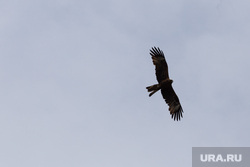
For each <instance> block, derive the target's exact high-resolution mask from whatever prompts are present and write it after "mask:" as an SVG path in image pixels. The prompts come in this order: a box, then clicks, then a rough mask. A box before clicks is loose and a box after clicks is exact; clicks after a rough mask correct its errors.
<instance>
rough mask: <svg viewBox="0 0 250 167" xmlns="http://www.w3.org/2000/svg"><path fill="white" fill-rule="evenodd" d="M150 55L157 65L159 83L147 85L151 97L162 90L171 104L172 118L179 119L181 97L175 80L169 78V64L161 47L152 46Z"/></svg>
mask: <svg viewBox="0 0 250 167" xmlns="http://www.w3.org/2000/svg"><path fill="white" fill-rule="evenodd" d="M150 55H151V57H152V60H153V64H154V65H155V74H156V79H157V81H158V84H155V85H152V86H148V87H146V88H147V90H148V92H150V94H149V97H150V96H152V95H153V94H154V93H155V92H157V91H158V90H161V94H162V97H163V98H164V99H165V101H166V103H167V104H168V106H169V111H170V114H171V116H172V118H173V119H174V120H177V121H179V120H180V119H181V117H182V113H183V110H182V107H181V104H180V101H179V98H178V96H177V95H176V93H175V91H174V89H173V87H172V83H173V80H171V79H169V75H168V65H167V62H166V60H165V57H164V53H163V52H162V51H161V50H160V49H159V48H156V47H152V49H151V50H150Z"/></svg>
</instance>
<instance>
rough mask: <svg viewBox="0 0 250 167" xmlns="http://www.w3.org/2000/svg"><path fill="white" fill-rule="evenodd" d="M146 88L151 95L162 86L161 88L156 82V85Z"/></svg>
mask: <svg viewBox="0 0 250 167" xmlns="http://www.w3.org/2000/svg"><path fill="white" fill-rule="evenodd" d="M146 89H147V90H148V92H150V94H149V97H150V96H152V95H153V94H154V93H156V92H157V91H158V90H160V89H161V88H160V85H159V84H155V85H152V86H148V87H146Z"/></svg>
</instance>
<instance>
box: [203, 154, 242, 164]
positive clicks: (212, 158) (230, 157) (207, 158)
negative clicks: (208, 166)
mask: <svg viewBox="0 0 250 167" xmlns="http://www.w3.org/2000/svg"><path fill="white" fill-rule="evenodd" d="M200 160H201V162H241V161H242V155H241V154H226V156H224V157H223V156H222V155H221V154H200Z"/></svg>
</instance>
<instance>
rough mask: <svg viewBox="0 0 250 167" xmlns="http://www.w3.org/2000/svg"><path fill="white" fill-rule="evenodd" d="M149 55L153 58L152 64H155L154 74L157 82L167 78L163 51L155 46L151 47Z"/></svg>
mask: <svg viewBox="0 0 250 167" xmlns="http://www.w3.org/2000/svg"><path fill="white" fill-rule="evenodd" d="M150 55H151V57H152V60H153V64H154V65H155V74H156V79H157V81H158V82H159V83H161V82H162V81H163V80H165V79H167V78H169V75H168V65H167V62H166V60H165V57H164V53H163V52H162V51H161V50H160V49H159V48H156V47H153V48H152V49H151V50H150Z"/></svg>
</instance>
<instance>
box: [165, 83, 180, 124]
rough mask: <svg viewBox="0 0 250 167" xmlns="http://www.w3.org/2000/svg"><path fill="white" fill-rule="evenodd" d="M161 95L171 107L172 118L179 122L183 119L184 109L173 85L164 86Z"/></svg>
mask: <svg viewBox="0 0 250 167" xmlns="http://www.w3.org/2000/svg"><path fill="white" fill-rule="evenodd" d="M161 94H162V97H163V98H164V99H165V102H166V103H167V104H168V106H169V111H170V114H171V115H172V118H173V119H174V120H177V121H179V120H180V119H181V118H182V113H183V109H182V107H181V104H180V101H179V98H178V96H177V95H176V93H175V91H174V89H173V87H172V85H163V86H162V88H161Z"/></svg>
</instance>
